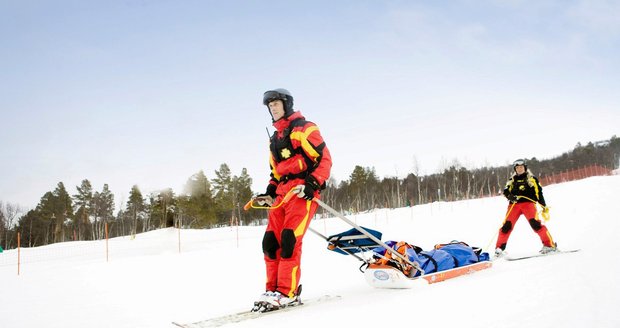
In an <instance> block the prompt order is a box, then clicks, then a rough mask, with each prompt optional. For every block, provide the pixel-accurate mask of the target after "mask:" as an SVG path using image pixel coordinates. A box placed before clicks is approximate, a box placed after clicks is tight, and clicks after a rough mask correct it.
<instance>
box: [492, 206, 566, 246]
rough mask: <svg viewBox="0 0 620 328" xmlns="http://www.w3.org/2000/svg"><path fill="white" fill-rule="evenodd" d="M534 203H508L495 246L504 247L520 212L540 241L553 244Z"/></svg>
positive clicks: (549, 244) (544, 243) (547, 244)
mask: <svg viewBox="0 0 620 328" xmlns="http://www.w3.org/2000/svg"><path fill="white" fill-rule="evenodd" d="M537 212H538V211H537V210H536V205H535V204H534V203H532V202H524V203H514V204H513V203H511V204H509V205H508V212H506V220H504V223H503V224H502V227H501V228H500V229H499V235H498V237H497V243H496V245H495V247H496V248H501V249H506V244H507V243H508V238H509V237H510V234H511V233H512V230H513V229H514V226H515V224H516V223H517V220H519V217H521V214H523V215H524V216H525V218H527V220H528V222H529V224H530V226H531V227H532V230H534V232H536V233H537V234H538V237H540V241H541V242H542V243H543V245H545V246H552V245H554V242H553V238H551V234H550V233H549V230H547V227H546V226H545V225H544V224H543V223H542V222H541V221H540V220H539V219H538V215H537Z"/></svg>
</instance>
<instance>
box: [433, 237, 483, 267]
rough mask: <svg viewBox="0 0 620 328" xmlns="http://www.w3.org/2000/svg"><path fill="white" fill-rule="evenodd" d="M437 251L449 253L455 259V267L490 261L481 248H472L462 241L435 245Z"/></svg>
mask: <svg viewBox="0 0 620 328" xmlns="http://www.w3.org/2000/svg"><path fill="white" fill-rule="evenodd" d="M435 249H438V250H442V251H445V252H447V253H449V254H450V255H451V256H452V257H453V258H454V261H455V267H462V266H465V265H469V264H473V263H478V262H480V261H488V260H489V254H488V253H482V250H481V249H480V248H478V247H471V246H469V245H467V244H466V243H464V242H462V241H456V240H453V241H451V242H450V243H448V244H438V245H435Z"/></svg>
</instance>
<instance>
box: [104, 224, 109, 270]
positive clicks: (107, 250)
mask: <svg viewBox="0 0 620 328" xmlns="http://www.w3.org/2000/svg"><path fill="white" fill-rule="evenodd" d="M105 261H106V262H110V250H109V247H108V223H107V222H106V223H105Z"/></svg>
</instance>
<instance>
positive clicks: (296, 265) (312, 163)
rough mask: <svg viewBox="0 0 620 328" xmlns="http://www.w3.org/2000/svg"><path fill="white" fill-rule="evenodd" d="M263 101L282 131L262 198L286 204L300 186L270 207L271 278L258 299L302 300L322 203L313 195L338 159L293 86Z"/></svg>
mask: <svg viewBox="0 0 620 328" xmlns="http://www.w3.org/2000/svg"><path fill="white" fill-rule="evenodd" d="M263 104H264V105H266V106H267V108H268V109H269V113H270V114H271V117H272V119H273V126H274V127H275V128H276V131H275V132H274V134H273V136H271V139H270V150H271V152H270V153H271V154H270V161H269V164H270V167H271V179H270V180H269V184H268V186H267V190H266V191H265V193H264V194H260V195H258V196H257V197H256V200H257V201H258V202H260V203H267V204H269V205H272V204H280V202H281V201H282V199H283V198H284V196H285V195H286V194H287V193H288V192H289V191H291V189H293V188H296V190H294V192H296V197H292V198H290V200H288V201H287V202H285V203H284V204H283V205H282V206H280V207H278V208H275V209H271V210H269V223H268V224H267V229H266V231H265V235H264V237H263V253H264V259H265V266H266V269H267V283H266V288H265V289H266V292H265V293H264V294H262V295H261V297H260V299H259V301H258V302H257V303H260V302H268V303H270V304H272V305H273V306H276V307H281V306H286V305H287V304H289V303H291V302H295V301H296V300H297V294H298V293H297V288H298V286H299V279H300V277H301V268H300V261H301V251H302V240H303V237H304V235H305V233H306V230H307V229H308V226H309V225H310V221H311V220H312V217H313V216H314V213H315V212H316V210H317V207H318V204H317V203H316V202H313V201H312V199H313V198H315V197H317V198H318V197H319V193H320V191H321V190H322V189H324V188H325V182H326V181H327V179H328V178H329V174H330V170H331V166H332V159H331V156H330V153H329V150H328V149H327V147H326V146H325V142H324V141H323V137H321V133H320V132H319V128H318V127H317V126H316V124H314V123H312V122H310V121H306V119H305V118H304V116H302V114H301V113H300V112H298V111H294V110H293V96H292V95H291V93H290V92H289V91H288V90H286V89H275V90H270V91H267V92H265V94H264V96H263ZM255 308H256V306H255ZM259 311H260V310H259Z"/></svg>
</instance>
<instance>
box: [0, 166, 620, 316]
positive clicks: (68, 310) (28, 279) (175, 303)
mask: <svg viewBox="0 0 620 328" xmlns="http://www.w3.org/2000/svg"><path fill="white" fill-rule="evenodd" d="M619 194H620V176H607V177H593V178H589V179H585V180H580V181H573V182H568V183H563V184H558V185H551V186H548V187H546V188H545V197H546V199H547V202H548V204H549V205H550V208H551V220H550V221H549V222H548V223H547V226H548V227H549V230H550V232H551V234H552V235H553V237H554V238H555V240H556V241H557V242H558V244H559V247H560V248H565V249H572V248H580V249H581V251H580V252H578V253H571V254H563V255H557V256H551V257H540V258H534V259H528V260H523V261H514V262H507V261H501V260H500V261H496V262H494V265H493V267H492V268H491V269H488V270H484V271H481V272H477V273H474V274H471V275H467V276H463V277H459V278H455V279H452V280H448V281H445V282H441V283H437V284H433V285H429V286H423V287H420V288H416V289H407V290H385V289H373V288H372V287H370V286H369V285H367V284H366V282H365V280H364V276H363V274H362V273H361V272H359V271H358V267H359V265H360V264H361V263H360V262H358V261H357V260H356V259H354V258H353V257H351V256H344V255H340V254H337V253H335V252H330V251H328V250H326V249H325V247H326V243H325V241H324V240H322V239H320V238H318V237H317V236H315V235H314V234H312V233H311V232H308V234H307V235H306V237H305V239H304V246H303V247H304V253H303V259H302V269H303V273H302V279H301V283H302V284H303V286H304V293H303V296H305V298H314V297H319V296H321V295H326V294H330V295H340V296H342V299H340V300H336V301H330V302H325V303H318V304H315V305H312V306H307V307H305V308H304V307H302V308H299V309H295V310H292V311H289V312H284V313H277V314H274V315H269V316H265V317H262V318H259V319H255V320H251V321H246V322H241V323H238V324H233V325H230V326H231V327H232V326H234V327H275V326H281V325H282V324H283V323H290V324H294V325H295V326H298V327H310V326H312V327H316V326H321V325H329V326H334V325H350V324H353V325H365V326H368V325H377V326H386V325H388V324H399V325H407V326H411V327H416V326H423V327H451V326H458V327H459V328H463V327H519V328H527V327H536V328H539V327H619V326H620V316H618V315H617V313H616V312H615V311H616V310H615V309H617V308H618V305H619V304H620V287H618V284H617V283H616V281H617V277H619V276H620V263H619V262H618V261H617V253H616V249H617V244H616V239H617V236H618V235H619V229H618V228H619V227H620V223H619V220H618V213H620V202H618V195H619ZM506 205H507V204H506V201H505V200H504V199H502V198H501V197H492V198H484V199H477V200H469V201H459V202H450V203H434V204H428V205H421V206H415V207H412V208H401V209H392V210H390V209H382V210H376V211H372V212H369V213H366V214H360V215H352V216H349V217H348V218H349V219H351V220H353V221H355V222H356V223H357V224H360V225H363V226H366V227H369V228H374V229H378V230H380V231H382V232H383V240H389V239H393V240H406V241H408V242H410V243H413V244H416V245H418V246H421V247H423V248H424V249H429V248H431V247H432V246H433V245H434V244H436V243H442V242H449V241H451V240H453V239H457V240H462V241H465V242H467V243H469V244H470V245H475V246H480V247H485V248H487V249H491V248H492V245H493V243H494V238H495V233H496V230H497V229H498V228H499V226H500V224H501V221H502V220H503V217H504V214H505V210H506ZM312 227H313V228H314V229H316V230H318V231H319V232H321V233H323V234H325V235H331V234H334V233H338V232H341V231H344V230H346V229H348V228H349V227H348V226H347V225H346V224H344V223H343V222H342V221H341V220H339V219H337V218H328V219H324V220H314V221H313V222H312ZM263 230H264V226H259V227H239V228H238V229H237V228H221V229H212V230H182V231H180V232H179V231H178V230H175V229H166V230H159V231H154V232H150V233H145V234H140V235H138V236H136V237H135V239H132V238H130V237H124V238H115V239H112V240H110V241H109V246H108V247H109V261H106V253H105V248H106V245H105V241H95V242H67V243H62V244H56V245H50V246H46V247H37V248H31V249H22V262H23V263H22V266H21V272H20V275H19V276H18V275H17V266H16V253H17V252H16V251H15V250H9V251H5V252H4V253H2V254H0V276H1V277H2V282H1V283H0V290H1V291H2V306H1V307H0V327H37V328H38V327H63V328H66V327H119V328H120V327H133V328H135V327H172V325H171V322H172V321H179V322H193V321H198V320H202V319H206V318H209V317H213V316H219V315H223V314H227V313H230V312H235V311H241V310H245V309H249V307H250V306H251V304H252V302H253V300H254V299H255V298H256V297H257V296H258V295H259V294H260V293H261V292H262V291H263V287H264V276H265V273H264V267H263V261H262V252H261V239H262V234H263ZM179 235H180V237H181V252H180V253H179V239H178V237H179ZM540 247H541V245H540V241H539V239H538V237H537V235H535V234H534V233H533V232H532V231H531V230H530V227H529V225H528V224H527V222H526V220H524V218H523V217H522V218H521V219H520V220H519V222H518V223H517V225H516V227H515V231H514V232H513V234H512V236H511V239H510V241H509V243H508V249H507V251H508V252H510V253H511V254H513V255H520V254H528V253H535V252H537V251H538V250H539V249H540Z"/></svg>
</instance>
